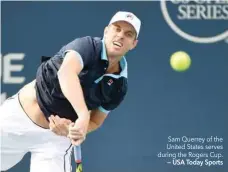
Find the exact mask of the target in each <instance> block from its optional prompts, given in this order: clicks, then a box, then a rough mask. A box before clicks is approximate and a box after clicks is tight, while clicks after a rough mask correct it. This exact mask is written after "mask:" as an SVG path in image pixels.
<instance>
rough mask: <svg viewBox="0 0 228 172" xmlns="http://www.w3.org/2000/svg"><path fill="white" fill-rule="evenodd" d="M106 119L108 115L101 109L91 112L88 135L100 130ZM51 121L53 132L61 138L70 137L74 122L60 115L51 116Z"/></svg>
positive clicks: (50, 125)
mask: <svg viewBox="0 0 228 172" xmlns="http://www.w3.org/2000/svg"><path fill="white" fill-rule="evenodd" d="M106 117H107V114H106V113H105V112H102V111H100V110H99V109H96V110H92V111H91V112H90V121H89V126H88V131H87V133H90V132H92V131H95V130H96V129H98V128H99V127H100V126H101V125H102V124H103V122H104V121H105V119H106ZM49 121H50V122H49V127H50V130H51V131H52V132H54V133H55V134H57V135H61V136H67V135H68V133H69V125H70V124H71V123H72V121H70V120H68V119H65V118H60V117H59V116H58V115H51V116H50V117H49Z"/></svg>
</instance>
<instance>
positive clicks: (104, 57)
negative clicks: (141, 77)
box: [101, 39, 127, 78]
mask: <svg viewBox="0 0 228 172" xmlns="http://www.w3.org/2000/svg"><path fill="white" fill-rule="evenodd" d="M101 59H102V60H106V61H108V57H107V54H106V47H105V43H104V40H103V39H102V51H101ZM120 67H121V72H120V76H123V77H125V78H127V60H126V58H125V56H123V57H122V58H121V60H120Z"/></svg>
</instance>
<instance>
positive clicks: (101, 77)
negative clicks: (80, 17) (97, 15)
mask: <svg viewBox="0 0 228 172" xmlns="http://www.w3.org/2000/svg"><path fill="white" fill-rule="evenodd" d="M72 50H74V51H76V52H77V53H78V58H79V60H80V62H81V64H82V66H83V69H82V71H81V72H80V74H79V79H80V83H81V86H82V90H83V94H84V97H85V102H86V105H87V107H88V109H89V110H93V109H96V108H98V109H100V110H101V111H102V112H104V113H106V114H108V113H109V112H110V111H111V110H113V109H115V108H116V107H118V105H119V104H120V103H121V102H122V100H123V99H124V97H125V95H126V93H127V61H126V59H125V57H122V59H121V61H120V63H119V64H120V68H121V71H120V73H118V74H105V73H106V70H107V67H108V65H109V62H108V58H107V55H106V49H105V44H104V42H103V40H102V39H101V38H93V37H90V36H87V37H82V38H77V39H75V40H73V41H72V42H70V43H69V44H67V45H65V46H63V47H62V48H61V50H60V51H59V52H58V53H57V54H56V55H55V56H54V57H52V58H50V59H47V60H44V61H43V62H42V64H41V65H40V67H39V68H38V70H37V75H36V94H37V101H38V104H39V106H40V108H41V110H42V111H43V113H44V114H45V116H46V118H48V117H49V116H50V115H51V114H57V115H59V116H60V117H61V118H67V119H71V120H72V121H75V120H76V119H77V114H76V112H75V111H74V109H73V107H72V106H71V104H70V102H69V101H68V100H67V99H66V98H65V96H64V95H63V93H62V91H61V88H60V85H59V81H58V77H57V72H58V70H59V68H60V66H61V64H62V61H63V59H64V57H65V54H66V53H67V52H68V51H72Z"/></svg>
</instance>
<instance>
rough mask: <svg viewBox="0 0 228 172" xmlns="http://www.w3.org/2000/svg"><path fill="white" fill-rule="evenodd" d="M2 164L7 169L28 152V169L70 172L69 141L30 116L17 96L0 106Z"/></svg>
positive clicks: (2, 168)
mask: <svg viewBox="0 0 228 172" xmlns="http://www.w3.org/2000/svg"><path fill="white" fill-rule="evenodd" d="M0 129H1V144H0V148H1V149H0V151H1V164H0V165H1V166H0V171H6V170H8V169H10V168H11V167H13V166H14V165H16V164H17V163H18V162H19V161H21V159H22V158H23V156H24V155H25V154H26V153H27V152H31V163H30V172H41V171H42V172H70V171H71V169H72V167H71V152H72V151H71V150H72V145H71V142H70V140H69V139H68V138H67V137H64V136H57V135H56V134H54V133H53V132H51V131H50V130H49V129H44V128H42V127H40V126H38V125H36V124H35V123H33V121H31V120H30V119H29V117H28V116H27V115H26V113H25V112H24V110H23V109H22V107H21V105H20V102H19V99H18V95H15V96H13V97H10V98H8V99H7V100H6V101H5V102H4V103H3V104H2V105H1V106H0Z"/></svg>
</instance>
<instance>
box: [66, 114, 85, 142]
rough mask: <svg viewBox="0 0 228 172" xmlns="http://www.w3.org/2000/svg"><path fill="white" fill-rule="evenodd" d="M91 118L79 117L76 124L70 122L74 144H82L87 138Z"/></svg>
mask: <svg viewBox="0 0 228 172" xmlns="http://www.w3.org/2000/svg"><path fill="white" fill-rule="evenodd" d="M88 125H89V118H78V119H77V120H76V122H75V124H74V125H73V124H70V126H69V135H68V137H69V138H70V139H71V143H72V144H73V145H80V144H81V143H82V142H83V141H84V140H85V138H86V133H87V129H88Z"/></svg>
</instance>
